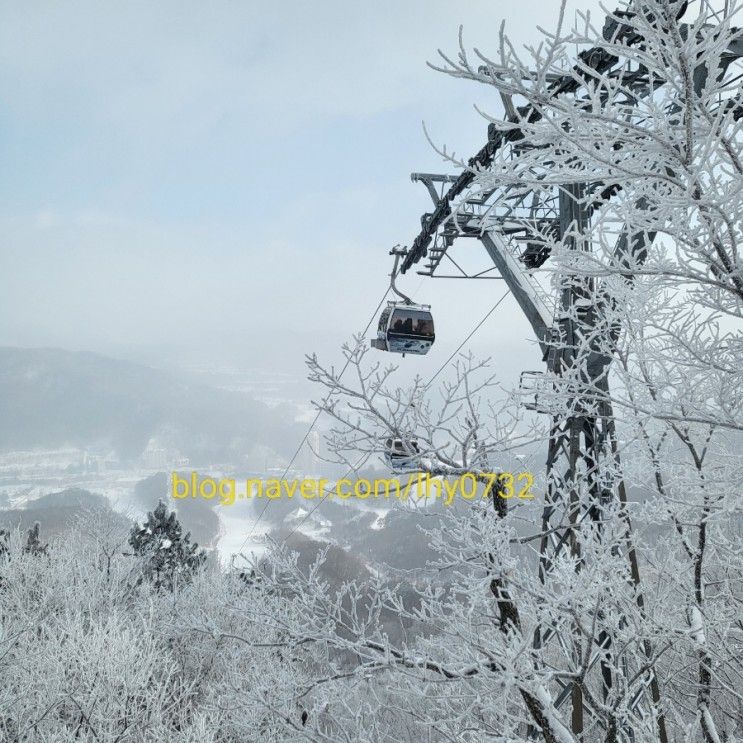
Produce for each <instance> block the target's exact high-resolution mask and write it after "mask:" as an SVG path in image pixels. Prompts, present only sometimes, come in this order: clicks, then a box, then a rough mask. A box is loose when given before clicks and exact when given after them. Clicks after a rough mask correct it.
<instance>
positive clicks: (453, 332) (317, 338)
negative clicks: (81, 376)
mask: <svg viewBox="0 0 743 743" xmlns="http://www.w3.org/2000/svg"><path fill="white" fill-rule="evenodd" d="M576 5H577V6H578V7H583V8H586V7H594V8H597V7H598V3H597V2H588V0H584V1H583V2H580V1H578V2H577V3H573V4H572V5H571V7H575V6H576ZM557 8H558V2H557V0H520V2H518V3H513V2H507V3H506V2H493V1H492V0H491V1H490V2H482V1H480V0H467V2H460V3H456V2H452V1H451V0H442V1H440V0H426V1H425V2H423V1H421V0H414V1H410V0H406V1H404V2H400V1H399V0H397V2H387V1H382V2H380V1H378V2H374V3H363V4H362V3H349V2H336V1H335V0H333V1H331V2H327V1H324V2H318V3H304V2H301V3H300V2H297V1H296V0H292V1H285V2H273V3H258V2H251V1H244V2H236V1H233V2H208V3H207V2H201V3H195V2H183V1H182V0H180V1H179V2H162V1H158V0H155V1H153V0H148V1H147V2H127V3H113V2H100V1H97V2H79V1H73V2H69V3H51V2H50V3H44V2H34V1H33V0H29V2H21V3H19V2H4V3H0V141H2V147H3V167H2V175H0V189H1V193H0V222H1V225H2V243H1V245H2V247H0V251H1V256H2V266H1V267H2V270H1V271H0V344H11V345H22V346H38V345H45V346H57V347H61V348H69V349H90V350H99V351H102V352H105V353H111V354H115V355H119V356H125V357H126V356H128V357H130V358H139V359H145V360H149V361H151V362H157V360H158V358H162V359H165V360H173V359H194V358H197V357H198V355H199V354H200V353H204V354H205V355H208V356H209V357H210V358H214V357H215V356H218V357H220V358H222V359H224V360H225V361H227V362H238V363H241V364H250V363H252V362H255V364H256V365H259V366H262V367H264V368H265V367H270V366H271V365H272V363H281V364H282V365H286V368H291V369H295V368H296V369H297V370H298V373H301V368H302V356H303V354H304V353H305V352H307V351H311V350H312V349H313V348H315V347H317V348H319V349H321V350H323V351H327V350H328V349H332V348H335V347H337V346H338V345H339V344H340V343H341V342H342V341H343V340H345V339H347V338H348V337H349V336H350V335H351V334H352V333H353V332H354V331H358V330H361V329H362V328H363V326H364V325H365V324H366V322H367V320H368V318H369V315H370V314H371V311H372V309H373V308H374V307H375V305H376V304H377V302H378V301H379V299H380V297H381V295H382V293H383V291H384V288H385V286H386V283H387V274H388V273H389V271H390V268H391V263H390V259H389V258H388V256H387V251H388V250H389V248H390V247H391V246H392V245H393V244H395V243H404V244H405V243H408V244H409V243H410V242H411V240H412V239H413V238H414V236H415V235H416V234H417V231H418V229H419V226H420V222H419V220H420V215H421V213H422V212H423V211H426V210H428V209H430V199H429V197H428V195H427V192H426V190H425V188H424V187H423V186H422V185H421V184H413V183H411V182H410V180H409V175H410V173H411V171H414V170H421V171H439V172H441V171H442V170H446V171H449V172H450V169H449V168H448V167H447V166H446V165H445V164H442V162H441V158H440V157H439V156H438V155H437V154H436V153H435V152H434V151H433V150H432V149H431V147H430V145H429V144H428V142H427V141H426V140H425V138H424V135H423V132H422V127H421V121H422V120H425V122H426V124H427V126H428V128H429V131H430V132H431V134H432V136H433V137H434V139H435V140H436V141H437V142H439V143H442V144H443V143H445V144H447V145H448V146H449V147H451V148H454V149H455V150H456V151H457V152H458V153H461V154H462V155H470V154H472V153H473V152H474V151H475V150H476V149H478V148H479V147H480V146H481V144H482V143H483V142H484V139H485V132H486V123H485V122H484V121H483V120H482V119H481V118H480V117H479V116H478V114H477V113H476V112H475V111H474V109H473V104H475V103H476V104H478V105H479V106H481V107H483V108H484V109H486V110H488V109H490V110H494V111H495V110H497V109H498V99H497V95H496V94H495V91H494V90H491V89H488V88H485V87H482V86H478V85H476V84H474V83H467V82H463V81H457V80H453V79H450V78H447V77H446V76H443V75H441V74H439V73H436V72H434V71H432V70H430V69H429V68H428V67H427V66H426V64H425V63H426V61H427V60H434V59H435V57H436V50H437V48H439V47H441V48H444V49H445V50H448V51H451V52H455V51H456V44H457V31H458V27H459V24H463V25H464V31H465V40H466V42H467V43H468V45H473V46H479V47H480V48H482V49H483V50H485V51H488V50H491V51H493V52H494V50H495V47H496V44H497V33H498V28H499V23H500V21H501V19H503V18H504V17H505V19H506V21H507V28H508V29H509V30H510V32H511V34H512V36H513V37H514V38H515V39H516V40H518V41H520V42H523V43H530V42H533V41H535V40H536V39H537V36H538V34H537V31H536V26H537V25H538V24H541V25H543V26H545V27H547V28H551V27H553V26H554V23H555V21H556V12H557ZM463 248H464V249H467V250H470V251H472V252H473V253H476V254H477V255H478V256H479V257H480V258H481V260H482V262H483V266H484V265H487V258H486V254H485V251H484V249H483V248H482V246H481V245H480V244H479V243H478V242H477V241H469V242H468V243H467V244H466V245H465V246H463ZM402 286H403V288H405V289H407V290H409V291H410V292H412V293H413V294H414V297H415V298H416V299H418V301H426V302H430V303H432V304H433V305H434V307H435V309H436V310H437V312H436V323H437V343H436V346H435V348H434V350H433V351H432V352H431V353H430V354H429V356H428V357H427V358H425V359H415V360H414V362H415V363H416V364H418V367H417V368H420V369H421V371H423V372H424V373H425V372H426V370H431V369H435V368H437V367H438V365H439V364H440V363H441V362H442V361H443V360H444V359H445V358H446V357H447V356H448V354H449V353H450V352H451V351H452V350H453V349H454V348H455V347H456V346H457V345H458V343H459V342H460V341H461V340H462V338H463V337H464V336H465V335H466V333H467V332H468V331H469V329H470V328H471V327H472V326H474V325H475V324H476V323H477V321H478V320H479V319H480V318H481V317H482V316H483V314H484V313H485V312H486V310H487V308H488V307H490V306H491V305H492V304H493V302H494V301H495V299H496V298H497V297H499V296H500V294H501V293H502V292H503V291H504V289H505V287H504V286H503V285H502V282H486V281H481V282H464V281H431V280H426V281H424V282H423V283H422V285H421V281H420V277H418V276H416V275H414V274H413V273H410V274H409V275H408V277H406V278H405V279H404V280H403V282H402ZM530 336H531V334H530V329H529V327H528V325H527V324H526V322H525V321H524V320H523V319H522V318H521V315H520V312H519V311H518V309H517V307H516V305H515V303H513V301H512V300H510V298H509V300H507V301H506V302H505V303H504V304H503V305H502V309H501V311H500V312H499V314H498V315H497V316H496V317H493V318H491V319H490V320H489V321H488V323H487V325H486V326H484V327H483V329H482V330H481V331H480V333H479V334H478V336H477V342H476V343H475V348H476V350H477V351H478V352H479V353H492V354H494V355H495V356H496V358H497V360H498V363H499V364H502V365H503V367H504V372H505V371H507V373H508V374H510V375H511V376H512V375H513V374H514V373H515V371H517V370H518V369H521V368H525V367H526V368H534V367H535V365H538V363H539V360H538V356H537V354H536V353H535V350H534V349H535V347H534V344H533V343H532V341H531V337H530ZM405 361H406V362H407V361H408V359H406V360H405Z"/></svg>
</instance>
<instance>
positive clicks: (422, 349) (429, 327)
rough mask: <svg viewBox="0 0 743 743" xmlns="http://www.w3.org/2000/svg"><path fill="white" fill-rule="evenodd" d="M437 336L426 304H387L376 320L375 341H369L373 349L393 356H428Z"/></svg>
mask: <svg viewBox="0 0 743 743" xmlns="http://www.w3.org/2000/svg"><path fill="white" fill-rule="evenodd" d="M435 338H436V336H435V334H434V330H433V315H431V307H430V305H427V304H413V303H408V302H388V303H387V307H385V308H384V310H382V314H381V315H380V316H379V325H378V327H377V337H376V338H372V341H371V345H372V348H378V349H380V350H381V351H390V352H392V353H401V354H402V355H403V356H404V355H405V354H406V353H414V354H418V355H423V354H426V353H428V351H429V349H430V348H431V346H432V345H433V342H434V340H435Z"/></svg>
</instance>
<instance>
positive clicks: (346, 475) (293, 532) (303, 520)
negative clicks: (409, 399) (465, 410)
mask: <svg viewBox="0 0 743 743" xmlns="http://www.w3.org/2000/svg"><path fill="white" fill-rule="evenodd" d="M510 292H511V290H510V289H506V293H505V294H504V295H503V296H502V297H501V298H500V299H499V300H498V301H497V302H496V303H495V304H494V305H493V306H492V307H491V308H490V310H488V312H487V314H486V315H485V316H484V317H483V318H482V320H480V322H479V323H477V325H475V327H474V328H473V329H472V330H471V331H470V333H469V335H468V336H467V337H466V338H465V339H464V340H463V341H462V342H461V343H460V344H459V345H458V346H457V348H456V350H455V351H454V352H453V353H452V354H451V355H450V356H449V358H448V359H447V360H446V361H445V362H444V363H443V364H442V365H441V366H440V367H439V369H438V371H437V372H436V373H435V374H434V375H433V376H432V377H431V378H430V379H429V380H428V382H426V385H425V387H424V388H423V389H424V390H425V389H428V387H430V386H431V384H432V383H433V381H434V379H436V377H438V376H439V374H441V372H442V371H443V370H444V369H445V368H446V366H447V365H448V364H449V362H450V361H451V360H452V359H453V358H454V357H455V356H456V355H457V354H458V353H459V352H460V351H461V350H462V347H463V346H464V344H465V343H467V341H469V340H470V338H472V336H473V335H474V334H475V333H476V332H477V331H478V330H479V329H480V328H481V327H482V325H483V323H485V321H486V320H487V319H488V318H489V317H490V316H491V315H492V314H493V312H495V311H496V310H497V309H498V307H499V305H500V303H501V302H502V301H503V300H504V299H505V298H506V297H507V296H508V295H509V294H510ZM385 296H386V295H385ZM383 301H384V300H383ZM380 304H381V303H380ZM372 453H373V452H368V453H367V454H366V455H365V456H364V458H363V461H359V463H358V464H357V465H356V466H355V467H352V468H351V469H350V470H348V472H346V474H345V475H344V476H343V478H341V479H345V478H346V477H348V475H350V474H351V472H357V471H358V470H359V468H360V467H362V466H363V465H364V464H366V461H367V460H368V459H369V457H370V456H371V455H372ZM330 492H331V489H330V488H328V489H327V490H325V492H324V494H323V496H322V498H320V499H319V500H318V501H317V503H316V504H315V505H314V506H313V507H312V508H311V509H310V510H309V511H308V512H307V513H306V514H305V516H304V518H303V519H302V520H301V521H300V522H299V523H298V524H297V525H296V526H295V527H294V528H293V529H292V530H291V531H290V532H289V533H288V534H287V535H286V536H285V537H284V538H283V539H282V540H281V544H282V546H286V542H287V540H288V539H289V538H290V537H291V536H293V535H294V534H295V532H296V531H297V530H298V529H299V527H300V526H302V524H304V522H305V521H307V519H308V518H309V517H310V516H312V514H313V513H314V512H315V511H316V510H317V509H318V508H319V507H320V506H321V504H322V503H323V501H324V500H325V499H326V498H327V497H328V493H330Z"/></svg>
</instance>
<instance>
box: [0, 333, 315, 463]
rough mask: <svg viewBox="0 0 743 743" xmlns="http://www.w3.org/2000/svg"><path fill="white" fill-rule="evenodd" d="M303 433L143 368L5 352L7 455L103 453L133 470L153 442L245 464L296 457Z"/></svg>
mask: <svg viewBox="0 0 743 743" xmlns="http://www.w3.org/2000/svg"><path fill="white" fill-rule="evenodd" d="M300 429H302V427H301V426H298V425H296V424H295V423H293V422H292V421H290V420H288V419H287V418H286V416H285V415H284V417H282V415H281V414H280V413H278V412H277V411H276V410H274V409H271V408H269V407H268V406H266V405H264V404H263V403H260V402H257V401H255V400H252V399H250V398H249V397H247V396H246V395H244V394H241V393H237V392H228V391H225V390H220V389H216V388H212V387H208V386H203V385H198V384H193V383H187V382H184V381H182V380H181V379H180V378H179V377H177V376H176V375H174V374H169V373H167V372H164V371H160V370H157V369H153V368H150V367H147V366H143V365H140V364H134V363H131V362H127V361H120V360H117V359H112V358H107V357H105V356H99V355H97V354H93V353H84V352H70V351H63V350H58V349H49V348H10V347H0V451H12V450H23V449H33V448H54V447H61V446H80V447H87V446H95V445H102V446H110V447H112V448H113V449H114V450H115V451H116V453H117V455H118V456H119V458H120V459H121V460H122V461H124V462H126V461H130V460H134V459H136V458H137V457H138V456H139V455H140V454H141V453H142V451H143V450H144V449H145V447H146V446H147V443H148V441H149V440H150V438H151V437H155V436H156V437H158V438H159V439H161V440H163V441H165V442H167V445H168V446H172V447H173V448H176V449H178V451H180V452H181V453H182V454H183V455H184V456H187V457H189V459H190V461H191V463H192V464H195V465H198V464H202V463H208V462H234V463H240V462H241V459H240V458H241V457H242V456H244V453H245V452H246V451H248V450H249V449H250V448H251V447H252V446H254V445H262V446H267V447H270V448H271V449H273V450H274V451H276V452H278V453H279V454H284V455H286V454H287V453H288V454H291V450H293V447H294V446H296V441H297V440H298V439H300V438H301V430H300Z"/></svg>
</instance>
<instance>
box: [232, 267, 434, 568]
mask: <svg viewBox="0 0 743 743" xmlns="http://www.w3.org/2000/svg"><path fill="white" fill-rule="evenodd" d="M421 283H423V279H421ZM390 289H391V287H389V286H388V287H387V291H385V293H384V294H383V295H382V298H381V299H380V300H379V304H378V305H377V307H376V309H375V310H374V312H373V313H372V316H371V317H370V318H369V322H368V323H367V324H366V327H365V328H364V332H363V333H362V335H366V334H367V332H368V331H369V328H370V327H371V326H372V323H373V322H374V319H375V318H376V316H377V313H378V312H379V310H380V308H381V307H382V305H383V304H384V301H385V299H387V295H388V294H389V293H390ZM350 363H351V359H350V358H349V359H346V363H345V364H344V366H343V368H342V369H341V372H340V374H339V375H338V379H340V378H341V377H342V376H343V373H344V372H345V371H346V369H347V368H348V365H349V364H350ZM328 399H330V393H328V396H327V397H326V400H325V401H326V402H327V400H328ZM321 415H322V409H320V410H318V411H317V415H316V416H315V418H314V419H313V421H312V422H311V423H310V427H309V428H308V429H307V431H306V432H305V434H304V438H303V439H302V440H301V441H300V442H299V446H298V447H297V449H296V451H295V452H294V454H293V455H292V458H291V459H290V460H289V464H287V465H286V468H285V469H284V474H283V475H282V476H281V479H282V480H283V479H284V478H285V477H286V473H287V472H288V471H289V468H290V467H291V466H292V464H294V460H295V459H296V458H297V456H298V455H299V452H300V451H301V450H302V447H303V446H304V444H305V442H306V441H307V437H308V436H309V435H310V432H311V431H312V429H313V428H314V427H315V424H316V423H317V421H318V419H319V418H320V416H321ZM269 503H270V501H268V500H267V501H266V504H265V505H264V506H263V510H262V511H261V512H260V513H259V514H258V518H257V519H256V520H255V521H254V522H253V526H252V527H251V529H250V532H248V535H247V536H246V537H245V539H244V540H243V543H242V544H241V545H240V549H239V550H238V551H237V553H236V554H239V553H241V552H242V551H243V548H244V547H245V545H246V544H247V543H248V540H249V539H250V537H252V536H253V532H255V529H256V527H257V526H258V524H259V523H260V521H261V519H262V518H263V515H264V514H265V513H266V509H267V508H268V504H269Z"/></svg>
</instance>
